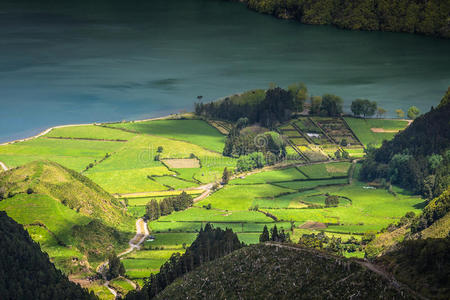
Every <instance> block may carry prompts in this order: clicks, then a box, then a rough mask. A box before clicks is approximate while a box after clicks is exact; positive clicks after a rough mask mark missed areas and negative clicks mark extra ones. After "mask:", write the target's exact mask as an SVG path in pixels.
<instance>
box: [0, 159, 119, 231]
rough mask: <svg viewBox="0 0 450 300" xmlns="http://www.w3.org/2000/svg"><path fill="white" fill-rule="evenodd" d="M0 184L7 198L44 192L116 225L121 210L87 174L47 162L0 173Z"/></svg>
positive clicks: (87, 214)
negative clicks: (83, 174)
mask: <svg viewBox="0 0 450 300" xmlns="http://www.w3.org/2000/svg"><path fill="white" fill-rule="evenodd" d="M0 185H2V186H4V187H5V188H6V193H5V194H6V195H9V197H11V196H13V195H16V194H27V193H29V194H40V195H47V196H49V197H51V198H53V199H55V200H58V201H59V202H60V203H62V204H63V205H64V206H66V207H68V208H70V209H72V210H75V211H76V212H77V213H79V214H81V215H84V216H87V217H91V218H96V219H101V220H102V221H103V222H105V223H106V224H108V225H119V224H120V223H121V222H122V221H123V218H124V216H125V210H124V209H123V207H122V206H121V205H120V204H119V202H118V201H117V199H115V198H114V197H112V196H111V195H109V194H108V193H107V192H106V191H105V190H103V189H102V188H101V187H100V186H98V185H97V184H95V183H94V182H92V181H91V180H90V179H88V178H87V177H84V176H82V175H80V174H79V173H77V172H75V171H72V170H70V169H67V168H65V167H63V166H61V165H59V164H57V163H55V162H51V161H35V162H32V163H29V164H26V165H23V166H21V167H18V168H15V169H13V170H11V171H9V172H5V173H1V174H0Z"/></svg>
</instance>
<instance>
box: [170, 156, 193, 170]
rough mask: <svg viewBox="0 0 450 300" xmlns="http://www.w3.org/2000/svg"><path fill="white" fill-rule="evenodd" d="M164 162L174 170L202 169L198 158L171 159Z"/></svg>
mask: <svg viewBox="0 0 450 300" xmlns="http://www.w3.org/2000/svg"><path fill="white" fill-rule="evenodd" d="M162 162H163V163H164V164H166V165H167V166H168V167H169V168H172V169H188V168H191V169H192V168H200V163H199V161H198V159H196V158H172V159H170V158H169V159H164V160H162Z"/></svg>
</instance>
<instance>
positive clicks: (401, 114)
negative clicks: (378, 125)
mask: <svg viewBox="0 0 450 300" xmlns="http://www.w3.org/2000/svg"><path fill="white" fill-rule="evenodd" d="M395 113H396V114H397V117H399V118H400V119H403V118H404V117H405V112H404V111H403V110H401V109H396V110H395Z"/></svg>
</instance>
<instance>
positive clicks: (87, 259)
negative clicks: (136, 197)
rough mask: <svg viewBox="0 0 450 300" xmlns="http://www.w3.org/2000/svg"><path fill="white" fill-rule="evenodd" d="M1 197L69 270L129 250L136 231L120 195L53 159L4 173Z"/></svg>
mask: <svg viewBox="0 0 450 300" xmlns="http://www.w3.org/2000/svg"><path fill="white" fill-rule="evenodd" d="M0 200H1V201H0V210H3V211H6V212H7V213H8V215H9V216H10V217H12V218H13V219H14V220H15V221H16V222H18V223H20V224H22V225H24V227H25V228H26V229H27V230H28V232H29V234H30V235H31V237H32V238H33V239H34V240H35V241H36V242H39V243H40V245H41V247H42V249H43V250H44V251H46V252H47V253H48V254H49V256H50V258H51V260H52V261H53V262H54V263H55V265H56V266H57V267H58V268H60V269H61V270H63V271H64V272H67V273H68V272H70V273H73V272H80V271H89V270H92V268H91V267H95V264H96V263H98V262H100V261H101V260H103V259H104V257H105V256H106V255H107V254H108V252H110V251H112V250H113V249H116V250H119V249H124V248H126V247H127V246H128V240H129V238H131V236H132V235H133V233H134V221H133V219H132V218H131V217H129V216H128V215H127V214H126V212H125V211H124V210H123V208H122V207H121V205H120V203H118V202H117V200H116V199H114V198H113V197H111V196H110V195H109V194H108V193H106V192H105V191H104V190H103V189H101V188H100V187H99V186H98V185H96V184H95V183H93V182H92V181H91V180H89V179H88V178H86V177H84V176H82V175H80V174H78V173H76V172H75V171H72V170H69V169H66V168H64V167H62V166H60V165H58V164H57V163H54V162H48V161H38V162H32V163H29V164H26V165H24V166H21V167H18V168H15V169H12V170H9V171H7V172H3V173H0ZM92 264H94V266H92Z"/></svg>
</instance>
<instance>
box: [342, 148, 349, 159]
mask: <svg viewBox="0 0 450 300" xmlns="http://www.w3.org/2000/svg"><path fill="white" fill-rule="evenodd" d="M342 158H343V159H349V158H350V154H349V153H348V152H347V151H345V150H343V151H342Z"/></svg>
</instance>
